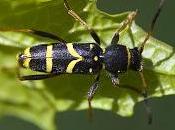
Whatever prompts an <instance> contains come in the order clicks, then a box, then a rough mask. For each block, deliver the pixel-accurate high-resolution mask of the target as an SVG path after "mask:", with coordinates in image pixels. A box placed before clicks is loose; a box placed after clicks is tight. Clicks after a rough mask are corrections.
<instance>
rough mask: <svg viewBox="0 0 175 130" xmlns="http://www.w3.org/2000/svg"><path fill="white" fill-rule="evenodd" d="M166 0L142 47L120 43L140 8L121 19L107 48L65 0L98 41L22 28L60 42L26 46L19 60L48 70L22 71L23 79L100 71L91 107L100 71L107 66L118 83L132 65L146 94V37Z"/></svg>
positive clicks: (25, 65)
mask: <svg viewBox="0 0 175 130" xmlns="http://www.w3.org/2000/svg"><path fill="white" fill-rule="evenodd" d="M163 2H164V0H161V2H160V5H159V8H158V10H157V12H156V13H155V15H154V17H153V20H152V23H151V29H150V32H149V33H148V34H147V35H146V38H145V40H144V41H143V43H141V45H140V47H135V48H132V49H129V48H128V47H126V46H124V45H121V44H118V41H119V33H120V32H121V31H122V30H123V29H124V28H126V27H128V26H130V25H131V23H132V21H133V20H134V18H135V16H136V14H137V11H133V12H131V13H130V14H129V15H128V17H127V19H126V20H124V21H123V22H122V23H121V27H120V28H119V29H118V30H117V31H116V32H115V34H114V36H113V38H112V40H111V44H110V45H109V46H107V47H106V48H105V49H104V50H103V49H102V48H101V47H100V38H99V37H98V35H97V34H96V32H95V31H94V30H93V29H92V28H90V27H89V26H88V25H87V24H86V23H85V22H84V21H83V20H82V19H81V18H80V17H79V16H78V15H77V14H76V13H75V12H74V11H73V10H72V9H71V7H70V6H69V5H68V2H67V1H66V0H64V5H65V7H66V9H67V11H68V14H70V15H71V16H72V17H73V18H74V19H75V20H77V21H79V22H80V24H82V25H83V26H85V28H86V29H87V30H88V31H89V32H90V34H91V36H92V37H93V39H94V40H95V42H94V43H76V42H75V43H67V42H66V41H64V40H63V39H61V38H59V37H58V36H55V35H53V34H50V33H47V32H42V31H37V30H18V31H21V32H29V33H33V34H36V35H39V36H44V37H49V38H52V39H54V40H57V41H58V42H56V43H52V44H42V45H36V46H32V47H30V48H27V49H25V50H24V51H23V52H22V53H20V54H19V55H18V56H17V60H18V64H19V66H20V67H23V68H27V69H31V70H33V71H39V72H45V73H46V74H40V75H27V76H21V75H19V79H20V80H40V79H45V78H50V77H53V76H58V75H60V74H65V73H75V74H92V75H96V79H95V81H94V83H93V85H92V86H91V87H90V89H89V91H88V101H89V106H90V108H91V100H92V98H93V95H94V94H95V92H96V90H97V88H98V83H99V78H100V72H101V70H102V68H104V69H105V70H106V71H107V72H108V73H109V75H110V77H111V80H112V83H113V84H114V85H118V84H119V79H118V76H119V74H121V73H124V72H126V71H127V70H128V69H131V70H134V71H137V72H139V73H140V75H141V77H142V82H143V87H144V89H143V95H144V96H145V97H147V93H146V82H145V80H144V77H143V73H142V70H143V61H142V52H143V50H144V46H145V43H146V41H147V40H148V39H149V37H150V35H151V33H152V32H153V28H154V25H155V23H156V20H157V18H158V16H159V14H160V12H161V9H162V5H163Z"/></svg>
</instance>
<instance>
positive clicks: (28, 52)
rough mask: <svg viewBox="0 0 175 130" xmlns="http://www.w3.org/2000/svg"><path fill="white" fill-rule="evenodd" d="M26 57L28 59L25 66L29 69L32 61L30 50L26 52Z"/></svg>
mask: <svg viewBox="0 0 175 130" xmlns="http://www.w3.org/2000/svg"><path fill="white" fill-rule="evenodd" d="M24 56H25V57H26V59H25V60H24V63H23V66H24V67H26V68H29V63H30V60H31V54H30V48H27V49H25V50H24Z"/></svg>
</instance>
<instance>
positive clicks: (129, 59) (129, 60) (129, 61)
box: [126, 47, 131, 69]
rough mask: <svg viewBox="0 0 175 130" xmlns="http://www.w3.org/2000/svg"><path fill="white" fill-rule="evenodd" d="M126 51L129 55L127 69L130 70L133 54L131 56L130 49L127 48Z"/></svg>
mask: <svg viewBox="0 0 175 130" xmlns="http://www.w3.org/2000/svg"><path fill="white" fill-rule="evenodd" d="M126 50H127V54H128V65H127V68H128V69H129V66H130V63H131V54H130V51H129V48H127V47H126Z"/></svg>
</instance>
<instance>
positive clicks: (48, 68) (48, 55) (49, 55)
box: [46, 45, 53, 73]
mask: <svg viewBox="0 0 175 130" xmlns="http://www.w3.org/2000/svg"><path fill="white" fill-rule="evenodd" d="M52 48H53V46H52V45H49V46H47V51H46V72H48V73H49V72H51V71H52V65H53V63H52Z"/></svg>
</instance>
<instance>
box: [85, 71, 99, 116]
mask: <svg viewBox="0 0 175 130" xmlns="http://www.w3.org/2000/svg"><path fill="white" fill-rule="evenodd" d="M99 78H100V73H99V74H98V75H97V77H96V78H95V81H94V82H93V84H92V86H91V87H90V89H89V91H88V94H87V98H88V105H89V115H90V117H92V105H91V101H92V99H93V96H94V94H95V93H96V91H97V89H98V87H99Z"/></svg>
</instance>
